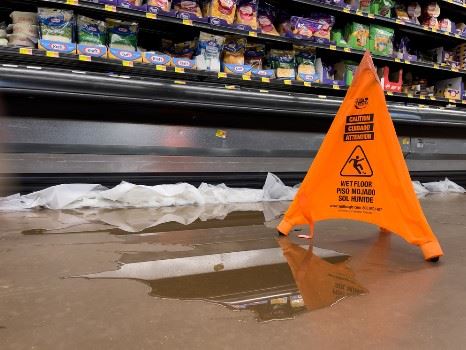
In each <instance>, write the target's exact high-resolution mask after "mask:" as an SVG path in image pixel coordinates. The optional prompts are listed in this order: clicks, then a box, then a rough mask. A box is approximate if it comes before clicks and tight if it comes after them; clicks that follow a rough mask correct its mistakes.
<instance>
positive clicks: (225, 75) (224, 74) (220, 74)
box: [217, 72, 227, 78]
mask: <svg viewBox="0 0 466 350" xmlns="http://www.w3.org/2000/svg"><path fill="white" fill-rule="evenodd" d="M217 76H218V77H219V78H226V77H227V73H225V72H219V73H218V74H217Z"/></svg>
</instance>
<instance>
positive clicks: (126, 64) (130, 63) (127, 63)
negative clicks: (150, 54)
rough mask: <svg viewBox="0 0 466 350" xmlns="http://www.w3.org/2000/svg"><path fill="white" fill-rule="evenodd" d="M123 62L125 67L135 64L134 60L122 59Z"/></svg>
mask: <svg viewBox="0 0 466 350" xmlns="http://www.w3.org/2000/svg"><path fill="white" fill-rule="evenodd" d="M121 64H122V65H123V67H133V66H134V64H133V61H121Z"/></svg>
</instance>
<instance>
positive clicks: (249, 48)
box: [244, 43, 265, 69]
mask: <svg viewBox="0 0 466 350" xmlns="http://www.w3.org/2000/svg"><path fill="white" fill-rule="evenodd" d="M264 58H265V45H264V44H256V43H248V44H247V45H246V50H245V52H244V63H245V64H247V65H250V66H251V67H252V68H254V69H262V68H263V63H264Z"/></svg>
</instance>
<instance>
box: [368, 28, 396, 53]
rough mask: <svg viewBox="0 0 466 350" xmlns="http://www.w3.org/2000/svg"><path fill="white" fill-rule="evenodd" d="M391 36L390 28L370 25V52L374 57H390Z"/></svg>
mask: <svg viewBox="0 0 466 350" xmlns="http://www.w3.org/2000/svg"><path fill="white" fill-rule="evenodd" d="M393 34H394V30H393V29H392V28H386V27H382V26H378V25H371V26H370V51H371V52H372V53H373V54H376V55H381V56H391V55H392V54H393Z"/></svg>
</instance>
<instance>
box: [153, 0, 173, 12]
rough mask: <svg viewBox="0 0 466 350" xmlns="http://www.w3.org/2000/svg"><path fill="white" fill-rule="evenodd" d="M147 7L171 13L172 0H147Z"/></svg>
mask: <svg viewBox="0 0 466 350" xmlns="http://www.w3.org/2000/svg"><path fill="white" fill-rule="evenodd" d="M147 5H149V6H157V7H160V8H161V9H162V10H163V11H170V8H171V5H172V2H171V0H147Z"/></svg>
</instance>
